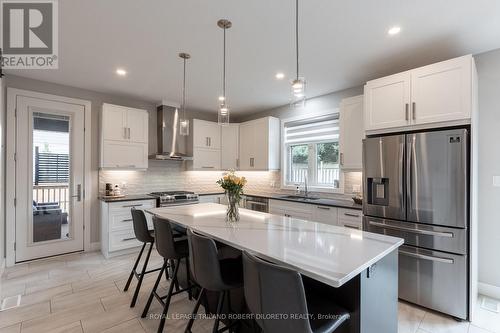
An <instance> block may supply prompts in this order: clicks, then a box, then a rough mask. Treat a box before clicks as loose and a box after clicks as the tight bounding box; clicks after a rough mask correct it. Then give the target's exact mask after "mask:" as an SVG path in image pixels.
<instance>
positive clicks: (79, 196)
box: [71, 184, 82, 201]
mask: <svg viewBox="0 0 500 333" xmlns="http://www.w3.org/2000/svg"><path fill="white" fill-rule="evenodd" d="M71 197H72V198H76V201H82V184H78V185H76V194H75V195H72V196H71Z"/></svg>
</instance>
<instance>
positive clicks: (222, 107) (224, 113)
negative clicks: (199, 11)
mask: <svg viewBox="0 0 500 333" xmlns="http://www.w3.org/2000/svg"><path fill="white" fill-rule="evenodd" d="M217 26H218V27H219V28H221V29H222V30H224V48H223V58H222V59H223V60H222V95H221V96H220V97H219V101H220V102H221V103H220V104H219V115H218V122H219V125H229V107H228V106H227V96H226V30H227V29H229V28H231V26H232V23H231V21H229V20H226V19H221V20H219V21H217Z"/></svg>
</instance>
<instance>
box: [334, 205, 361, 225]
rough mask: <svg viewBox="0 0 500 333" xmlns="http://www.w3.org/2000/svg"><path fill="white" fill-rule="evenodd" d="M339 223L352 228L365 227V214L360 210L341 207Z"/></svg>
mask: <svg viewBox="0 0 500 333" xmlns="http://www.w3.org/2000/svg"><path fill="white" fill-rule="evenodd" d="M338 225H339V226H341V227H346V228H352V229H358V230H362V229H363V214H362V212H361V211H360V210H356V209H348V208H339V211H338Z"/></svg>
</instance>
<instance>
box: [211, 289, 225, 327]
mask: <svg viewBox="0 0 500 333" xmlns="http://www.w3.org/2000/svg"><path fill="white" fill-rule="evenodd" d="M225 294H226V292H225V291H221V292H220V293H219V300H218V302H217V312H216V313H215V323H214V328H213V329H212V333H217V332H218V331H219V317H220V314H221V312H222V305H223V304H224V296H225Z"/></svg>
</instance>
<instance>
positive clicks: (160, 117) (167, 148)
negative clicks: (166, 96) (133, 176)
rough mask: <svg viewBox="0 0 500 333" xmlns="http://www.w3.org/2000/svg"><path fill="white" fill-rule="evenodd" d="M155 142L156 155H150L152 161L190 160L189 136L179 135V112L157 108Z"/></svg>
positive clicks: (161, 106) (170, 108)
mask: <svg viewBox="0 0 500 333" xmlns="http://www.w3.org/2000/svg"><path fill="white" fill-rule="evenodd" d="M157 112H158V114H157V140H158V147H157V150H156V154H154V155H150V156H149V159H153V160H177V161H183V160H192V159H193V156H192V155H191V154H190V152H189V146H188V142H189V141H188V140H189V136H183V135H180V134H179V120H180V118H179V110H178V108H176V107H173V106H167V105H160V106H158V108H157Z"/></svg>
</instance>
